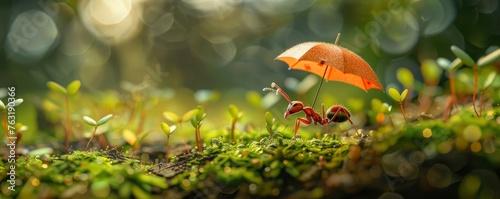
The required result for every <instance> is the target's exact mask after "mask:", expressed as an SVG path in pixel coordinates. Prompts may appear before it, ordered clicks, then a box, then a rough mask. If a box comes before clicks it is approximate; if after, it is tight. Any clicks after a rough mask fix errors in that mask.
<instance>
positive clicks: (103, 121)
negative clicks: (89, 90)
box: [83, 114, 113, 151]
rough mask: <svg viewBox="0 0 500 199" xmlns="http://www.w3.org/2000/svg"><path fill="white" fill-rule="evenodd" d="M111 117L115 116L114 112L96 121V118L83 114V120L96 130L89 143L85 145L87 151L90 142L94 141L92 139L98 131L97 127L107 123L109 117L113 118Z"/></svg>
mask: <svg viewBox="0 0 500 199" xmlns="http://www.w3.org/2000/svg"><path fill="white" fill-rule="evenodd" d="M111 117H113V114H109V115H106V116H104V117H102V118H101V119H99V120H98V121H97V122H96V121H95V120H94V119H92V118H90V117H89V116H83V121H85V123H87V124H88V125H90V126H93V127H94V132H93V133H92V135H91V136H90V139H89V142H88V143H87V146H86V147H85V150H86V151H88V150H89V145H90V142H91V141H92V139H93V138H94V136H95V133H96V132H97V127H99V126H101V125H103V124H105V123H106V122H108V121H109V119H111Z"/></svg>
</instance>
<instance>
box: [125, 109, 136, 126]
mask: <svg viewBox="0 0 500 199" xmlns="http://www.w3.org/2000/svg"><path fill="white" fill-rule="evenodd" d="M135 109H136V108H135V106H134V107H132V110H130V115H129V118H128V122H127V123H128V124H131V123H132V120H133V119H134V116H135Z"/></svg>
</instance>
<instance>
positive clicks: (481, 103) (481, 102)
mask: <svg viewBox="0 0 500 199" xmlns="http://www.w3.org/2000/svg"><path fill="white" fill-rule="evenodd" d="M483 105H484V104H483V92H481V93H480V94H479V116H481V115H482V113H483Z"/></svg>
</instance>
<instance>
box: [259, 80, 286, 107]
mask: <svg viewBox="0 0 500 199" xmlns="http://www.w3.org/2000/svg"><path fill="white" fill-rule="evenodd" d="M262 90H263V91H276V95H278V94H279V95H281V96H283V98H285V99H286V100H287V101H288V103H290V104H291V103H292V100H290V97H288V95H287V94H286V93H285V91H283V90H282V89H281V88H280V87H279V86H278V84H276V83H274V82H273V83H271V88H263V89H262Z"/></svg>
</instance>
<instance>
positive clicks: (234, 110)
mask: <svg viewBox="0 0 500 199" xmlns="http://www.w3.org/2000/svg"><path fill="white" fill-rule="evenodd" d="M229 114H230V115H231V118H232V120H231V142H232V143H234V131H235V128H236V122H238V120H240V119H241V117H243V112H240V110H239V109H238V107H236V105H234V104H230V105H229Z"/></svg>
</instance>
